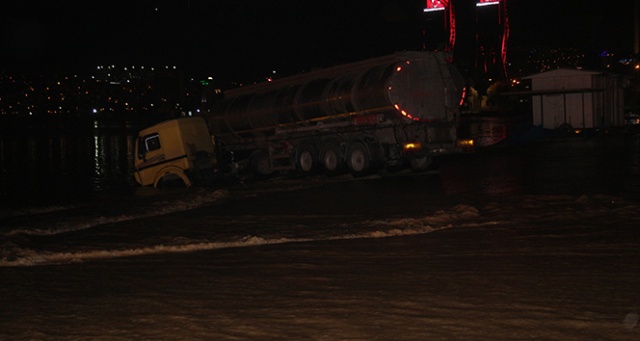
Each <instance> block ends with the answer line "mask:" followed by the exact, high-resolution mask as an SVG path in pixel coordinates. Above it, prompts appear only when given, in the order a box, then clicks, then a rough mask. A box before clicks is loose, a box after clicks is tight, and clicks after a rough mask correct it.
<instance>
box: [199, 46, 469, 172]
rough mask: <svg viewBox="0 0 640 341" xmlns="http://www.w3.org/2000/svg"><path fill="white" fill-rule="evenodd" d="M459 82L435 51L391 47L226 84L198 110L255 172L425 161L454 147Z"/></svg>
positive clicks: (418, 166) (422, 164)
mask: <svg viewBox="0 0 640 341" xmlns="http://www.w3.org/2000/svg"><path fill="white" fill-rule="evenodd" d="M463 93H464V81H463V78H462V76H461V75H460V73H459V72H458V71H457V70H456V69H455V68H454V67H453V65H451V63H450V62H449V55H448V54H446V53H443V52H426V51H425V52H399V53H396V54H392V55H389V56H384V57H379V58H374V59H370V60H365V61H361V62H356V63H351V64H345V65H341V66H336V67H331V68H327V69H321V70H317V71H312V72H307V73H303V74H300V75H296V76H292V77H287V78H283V79H279V80H275V81H273V82H267V83H261V84H256V85H251V86H245V87H240V88H237V89H233V90H230V91H227V92H225V99H224V100H223V101H221V102H219V103H217V104H216V105H215V106H214V107H213V109H212V110H211V112H209V113H206V114H204V117H205V119H206V121H207V122H208V127H209V131H210V132H211V134H212V135H213V136H214V138H215V141H216V146H217V148H218V150H226V151H228V152H232V153H233V154H234V155H235V157H236V158H237V159H245V160H246V161H247V162H246V164H247V166H248V167H249V168H250V169H251V170H252V171H253V172H254V173H255V174H257V175H262V176H264V175H269V174H271V173H273V172H275V171H297V172H299V173H301V174H307V173H311V172H314V171H315V170H317V169H320V168H321V169H323V170H324V172H325V173H327V174H328V175H335V174H338V173H341V172H343V171H349V172H351V174H353V175H354V176H361V175H365V174H368V173H370V172H371V171H375V170H377V169H380V168H381V167H385V168H388V169H397V168H400V167H402V166H404V165H411V167H412V168H413V169H414V170H424V169H426V168H427V167H428V166H429V164H430V162H431V160H432V159H433V158H434V157H435V156H437V155H442V154H448V153H453V152H457V151H458V146H457V133H456V128H457V124H458V116H459V107H460V103H461V100H462V98H463V96H464V94H463Z"/></svg>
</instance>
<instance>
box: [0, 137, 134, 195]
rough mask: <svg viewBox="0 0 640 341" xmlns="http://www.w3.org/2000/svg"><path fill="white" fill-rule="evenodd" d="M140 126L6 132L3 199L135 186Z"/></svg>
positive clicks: (1, 140)
mask: <svg viewBox="0 0 640 341" xmlns="http://www.w3.org/2000/svg"><path fill="white" fill-rule="evenodd" d="M136 133H137V129H136V128H133V127H127V126H124V125H123V126H110V127H101V126H99V125H98V126H97V128H94V129H86V130H78V129H73V130H62V129H52V130H51V131H44V130H38V131H26V132H24V133H23V134H11V136H8V137H0V165H2V167H1V173H2V177H0V193H1V194H2V204H11V203H16V204H21V203H46V202H50V201H51V202H54V201H55V202H59V201H60V200H61V199H62V200H64V197H65V196H67V197H68V199H72V198H74V197H78V196H79V195H80V196H81V195H91V194H94V193H99V192H103V191H109V192H111V191H128V190H129V189H130V188H131V184H132V181H133V180H132V177H131V174H130V170H131V169H132V168H133V163H132V162H133V158H132V155H133V146H134V140H135V135H136Z"/></svg>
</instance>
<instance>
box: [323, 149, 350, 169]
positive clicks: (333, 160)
mask: <svg viewBox="0 0 640 341" xmlns="http://www.w3.org/2000/svg"><path fill="white" fill-rule="evenodd" d="M321 159H322V166H323V167H324V172H325V174H327V176H334V175H338V174H340V173H342V172H343V170H344V160H343V156H342V151H341V150H340V146H337V145H329V146H327V147H326V148H325V149H324V150H323V151H322V157H321Z"/></svg>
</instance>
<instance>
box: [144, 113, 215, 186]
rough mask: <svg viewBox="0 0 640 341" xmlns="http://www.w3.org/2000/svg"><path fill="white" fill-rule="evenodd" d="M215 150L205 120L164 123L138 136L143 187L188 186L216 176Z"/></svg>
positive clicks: (197, 118)
mask: <svg viewBox="0 0 640 341" xmlns="http://www.w3.org/2000/svg"><path fill="white" fill-rule="evenodd" d="M214 150H215V148H214V145H213V142H212V139H211V135H210V134H209V131H208V129H207V124H206V122H205V121H204V119H203V118H202V117H185V118H179V119H175V120H169V121H164V122H161V123H159V124H156V125H154V126H152V127H149V128H147V129H145V130H142V131H141V132H140V133H139V134H138V141H137V143H136V153H135V162H134V167H135V178H136V181H137V182H138V183H139V184H140V185H142V186H148V185H153V186H156V187H157V186H159V185H161V184H163V183H167V182H170V181H176V180H177V181H181V182H183V183H184V184H185V185H186V186H191V185H192V184H193V183H194V182H202V181H205V180H206V179H208V178H210V177H212V175H213V171H214V167H215V152H214Z"/></svg>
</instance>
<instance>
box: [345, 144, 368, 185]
mask: <svg viewBox="0 0 640 341" xmlns="http://www.w3.org/2000/svg"><path fill="white" fill-rule="evenodd" d="M347 166H348V167H349V171H350V172H351V175H353V176H354V177H359V176H364V175H367V174H369V171H370V170H371V156H370V155H369V150H368V149H367V147H366V146H365V145H364V144H363V143H362V142H353V143H352V144H351V145H350V146H349V151H348V152H347Z"/></svg>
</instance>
